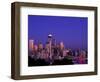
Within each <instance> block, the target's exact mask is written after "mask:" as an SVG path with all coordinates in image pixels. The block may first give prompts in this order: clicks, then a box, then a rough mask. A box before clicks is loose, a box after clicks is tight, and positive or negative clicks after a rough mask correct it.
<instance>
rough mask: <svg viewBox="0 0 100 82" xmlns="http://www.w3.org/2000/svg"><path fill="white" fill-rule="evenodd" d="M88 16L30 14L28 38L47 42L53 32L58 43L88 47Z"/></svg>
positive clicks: (70, 46)
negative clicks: (48, 36)
mask: <svg viewBox="0 0 100 82" xmlns="http://www.w3.org/2000/svg"><path fill="white" fill-rule="evenodd" d="M87 21H88V19H87V18H85V17H84V18H83V17H61V16H36V15H29V16H28V39H29V40H30V39H33V40H35V44H38V42H41V43H42V44H45V43H46V40H47V35H49V34H52V36H53V38H54V39H56V41H57V43H59V42H61V41H62V42H63V43H64V44H65V46H66V47H68V48H71V49H87V32H88V31H87Z"/></svg>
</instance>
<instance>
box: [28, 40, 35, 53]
mask: <svg viewBox="0 0 100 82" xmlns="http://www.w3.org/2000/svg"><path fill="white" fill-rule="evenodd" d="M33 48H34V40H29V50H30V51H33Z"/></svg>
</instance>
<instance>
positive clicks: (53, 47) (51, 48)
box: [28, 34, 87, 66]
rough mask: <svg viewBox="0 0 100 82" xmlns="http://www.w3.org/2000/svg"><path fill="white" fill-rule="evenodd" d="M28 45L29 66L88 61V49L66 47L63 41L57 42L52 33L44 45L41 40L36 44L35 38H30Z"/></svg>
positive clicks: (84, 62) (83, 62)
mask: <svg viewBox="0 0 100 82" xmlns="http://www.w3.org/2000/svg"><path fill="white" fill-rule="evenodd" d="M28 46H29V50H28V57H29V59H28V60H29V66H31V65H56V64H57V65H63V64H65V65H66V64H86V63H87V51H85V50H77V51H73V50H71V49H68V48H65V45H64V43H63V41H62V42H60V43H59V44H57V42H56V40H55V39H54V38H53V36H52V34H49V35H48V38H47V42H46V44H45V45H43V44H42V43H41V42H39V43H38V44H37V45H36V44H35V40H29V45H28ZM33 61H34V62H33ZM41 62H42V63H41Z"/></svg>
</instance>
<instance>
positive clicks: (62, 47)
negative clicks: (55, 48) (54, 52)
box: [60, 42, 64, 50]
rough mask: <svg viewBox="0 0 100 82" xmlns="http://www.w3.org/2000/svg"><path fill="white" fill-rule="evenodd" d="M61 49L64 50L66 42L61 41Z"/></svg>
mask: <svg viewBox="0 0 100 82" xmlns="http://www.w3.org/2000/svg"><path fill="white" fill-rule="evenodd" d="M60 49H61V50H63V49H64V43H63V42H60Z"/></svg>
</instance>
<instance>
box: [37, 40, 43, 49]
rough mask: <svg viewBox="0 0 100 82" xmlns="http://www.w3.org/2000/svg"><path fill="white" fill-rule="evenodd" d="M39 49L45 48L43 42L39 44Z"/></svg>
mask: <svg viewBox="0 0 100 82" xmlns="http://www.w3.org/2000/svg"><path fill="white" fill-rule="evenodd" d="M38 49H39V50H42V49H43V44H42V43H41V42H40V43H39V44H38Z"/></svg>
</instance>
